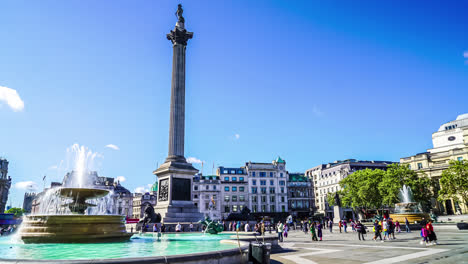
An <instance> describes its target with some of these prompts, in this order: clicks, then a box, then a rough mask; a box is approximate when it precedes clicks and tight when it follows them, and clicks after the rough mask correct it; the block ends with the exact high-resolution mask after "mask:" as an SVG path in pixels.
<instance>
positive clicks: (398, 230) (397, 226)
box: [395, 220, 401, 233]
mask: <svg viewBox="0 0 468 264" xmlns="http://www.w3.org/2000/svg"><path fill="white" fill-rule="evenodd" d="M395 229H396V231H397V232H398V233H401V228H400V222H398V220H396V221H395Z"/></svg>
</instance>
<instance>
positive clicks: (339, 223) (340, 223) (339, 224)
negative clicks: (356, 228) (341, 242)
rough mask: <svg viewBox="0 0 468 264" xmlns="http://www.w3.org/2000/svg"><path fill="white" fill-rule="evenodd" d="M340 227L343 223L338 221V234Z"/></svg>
mask: <svg viewBox="0 0 468 264" xmlns="http://www.w3.org/2000/svg"><path fill="white" fill-rule="evenodd" d="M341 227H343V223H342V222H341V220H340V221H338V228H340V233H341Z"/></svg>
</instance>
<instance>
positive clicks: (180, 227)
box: [175, 223, 182, 232]
mask: <svg viewBox="0 0 468 264" xmlns="http://www.w3.org/2000/svg"><path fill="white" fill-rule="evenodd" d="M175 231H176V232H180V231H182V226H181V225H180V223H177V225H176V227H175Z"/></svg>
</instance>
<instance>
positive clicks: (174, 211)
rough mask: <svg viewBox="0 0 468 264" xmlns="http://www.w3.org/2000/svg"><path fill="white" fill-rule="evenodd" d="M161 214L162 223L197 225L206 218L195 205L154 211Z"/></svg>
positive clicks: (173, 206)
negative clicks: (191, 223)
mask: <svg viewBox="0 0 468 264" xmlns="http://www.w3.org/2000/svg"><path fill="white" fill-rule="evenodd" d="M154 211H155V212H156V213H159V214H161V222H162V223H178V222H193V223H196V222H198V221H200V220H202V219H203V218H204V215H203V214H202V213H200V211H199V209H198V207H196V206H195V205H194V204H193V203H188V204H177V205H169V206H161V207H158V206H156V208H155V209H154Z"/></svg>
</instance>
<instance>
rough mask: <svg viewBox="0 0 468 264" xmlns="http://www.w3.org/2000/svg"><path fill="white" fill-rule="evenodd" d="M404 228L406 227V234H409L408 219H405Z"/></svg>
mask: <svg viewBox="0 0 468 264" xmlns="http://www.w3.org/2000/svg"><path fill="white" fill-rule="evenodd" d="M405 226H406V233H409V232H411V229H410V226H409V221H408V218H406V217H405Z"/></svg>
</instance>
